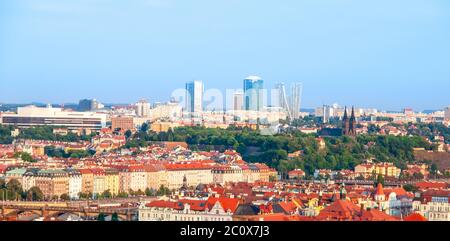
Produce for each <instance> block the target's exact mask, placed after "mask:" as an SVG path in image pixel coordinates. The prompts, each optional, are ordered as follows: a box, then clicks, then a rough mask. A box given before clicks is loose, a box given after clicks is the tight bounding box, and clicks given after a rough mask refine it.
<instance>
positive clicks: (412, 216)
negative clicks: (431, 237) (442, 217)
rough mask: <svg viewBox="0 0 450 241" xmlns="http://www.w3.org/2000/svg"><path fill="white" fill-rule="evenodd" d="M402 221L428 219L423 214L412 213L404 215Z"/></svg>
mask: <svg viewBox="0 0 450 241" xmlns="http://www.w3.org/2000/svg"><path fill="white" fill-rule="evenodd" d="M403 221H407V222H423V221H428V220H427V219H426V218H425V217H424V216H422V215H420V214H419V213H413V214H410V215H409V216H406V217H405V218H404V219H403Z"/></svg>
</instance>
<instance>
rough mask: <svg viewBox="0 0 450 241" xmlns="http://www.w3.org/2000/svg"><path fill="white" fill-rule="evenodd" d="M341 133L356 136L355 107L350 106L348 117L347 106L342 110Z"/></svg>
mask: <svg viewBox="0 0 450 241" xmlns="http://www.w3.org/2000/svg"><path fill="white" fill-rule="evenodd" d="M342 125H343V126H342V127H343V128H342V134H343V135H345V136H356V118H355V108H354V107H352V114H351V116H350V118H348V114H347V107H345V110H344V117H343V118H342Z"/></svg>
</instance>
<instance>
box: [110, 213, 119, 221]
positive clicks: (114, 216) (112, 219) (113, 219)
mask: <svg viewBox="0 0 450 241" xmlns="http://www.w3.org/2000/svg"><path fill="white" fill-rule="evenodd" d="M111 221H113V222H117V221H119V215H118V214H117V213H113V214H112V216H111Z"/></svg>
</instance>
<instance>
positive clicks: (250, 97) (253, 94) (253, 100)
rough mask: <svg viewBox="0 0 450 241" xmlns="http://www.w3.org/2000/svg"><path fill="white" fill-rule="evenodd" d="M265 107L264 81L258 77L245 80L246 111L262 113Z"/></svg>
mask: <svg viewBox="0 0 450 241" xmlns="http://www.w3.org/2000/svg"><path fill="white" fill-rule="evenodd" d="M263 107H264V81H263V80H262V79H261V78H260V77H258V76H249V77H247V78H246V79H244V110H254V111H262V110H263Z"/></svg>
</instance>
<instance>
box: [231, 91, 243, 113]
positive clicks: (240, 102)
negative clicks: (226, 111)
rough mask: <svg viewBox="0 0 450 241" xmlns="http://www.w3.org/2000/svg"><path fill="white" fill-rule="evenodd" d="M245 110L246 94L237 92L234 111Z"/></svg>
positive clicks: (234, 97)
mask: <svg viewBox="0 0 450 241" xmlns="http://www.w3.org/2000/svg"><path fill="white" fill-rule="evenodd" d="M243 108H244V93H243V92H242V91H236V92H235V93H234V94H233V110H235V111H239V110H242V109H243Z"/></svg>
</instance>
